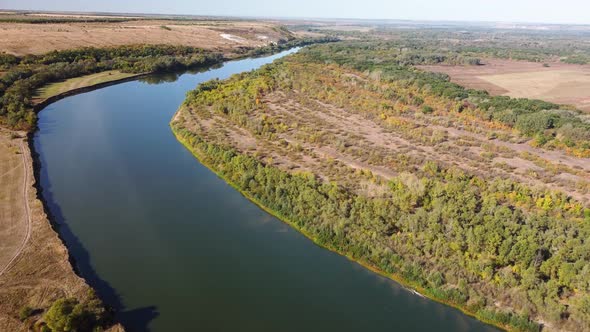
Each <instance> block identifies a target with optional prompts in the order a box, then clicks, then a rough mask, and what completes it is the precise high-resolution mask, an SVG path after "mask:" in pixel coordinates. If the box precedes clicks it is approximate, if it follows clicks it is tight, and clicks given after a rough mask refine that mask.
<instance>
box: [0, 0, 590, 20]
mask: <svg viewBox="0 0 590 332" xmlns="http://www.w3.org/2000/svg"><path fill="white" fill-rule="evenodd" d="M0 8H2V9H5V10H39V11H73V12H104V13H113V14H115V13H129V14H132V13H133V14H162V15H202V16H234V17H268V18H313V19H361V20H362V19H365V20H412V21H467V22H514V23H548V24H590V19H589V18H588V17H587V15H586V14H585V13H587V12H589V11H590V2H586V1H583V0H563V1H561V2H560V4H559V5H556V4H555V2H554V1H550V0H539V1H534V0H522V1H509V0H497V1H494V2H490V1H477V0H472V1H468V0H451V1H445V2H444V3H443V2H440V1H435V0H415V1H414V2H412V3H407V2H400V3H397V2H394V1H381V0H366V1H364V2H363V3H362V4H359V3H358V2H356V1H351V0H341V1H335V0H328V1H323V2H318V1H312V0H301V1H299V2H297V3H291V2H288V3H283V2H278V1H268V0H253V1H247V2H245V1H238V0H218V1H215V2H207V3H193V2H191V1H190V0H171V1H166V2H162V1H153V0H152V1H140V0H131V1H125V2H121V1H116V0H104V1H100V2H97V1H74V0H56V1H52V2H51V3H47V2H46V1H40V0H2V1H1V3H0Z"/></svg>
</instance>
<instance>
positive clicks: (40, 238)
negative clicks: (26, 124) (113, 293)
mask: <svg viewBox="0 0 590 332" xmlns="http://www.w3.org/2000/svg"><path fill="white" fill-rule="evenodd" d="M16 136H18V137H16ZM24 137H26V136H24V134H23V133H14V132H9V131H6V130H2V131H0V172H2V174H0V176H1V177H0V213H1V215H0V246H1V250H0V331H28V330H29V328H28V327H27V323H26V322H25V324H23V323H22V322H21V321H20V320H19V319H18V312H19V311H20V309H21V308H23V307H24V306H29V307H31V308H33V309H45V308H47V307H48V306H49V305H51V304H52V303H53V301H55V300H56V299H58V298H60V297H64V296H68V297H69V296H75V297H77V298H79V299H83V298H85V297H86V296H87V295H88V292H89V290H90V287H88V285H87V284H86V283H85V282H84V280H82V279H81V278H80V277H78V276H77V275H76V274H75V273H74V271H73V270H72V267H71V265H70V262H69V258H68V252H67V249H66V247H65V246H64V245H63V244H62V242H61V240H60V239H59V238H58V236H57V233H56V232H55V231H54V230H53V229H52V227H51V225H50V223H49V220H48V219H47V216H46V214H45V212H44V210H43V205H42V203H41V201H39V200H38V199H37V193H36V190H35V187H34V181H35V179H34V176H33V166H32V162H31V160H30V158H31V157H30V155H31V152H30V151H29V148H28V145H27V142H26V139H25V138H24ZM33 319H34V318H33Z"/></svg>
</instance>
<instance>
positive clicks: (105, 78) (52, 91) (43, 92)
mask: <svg viewBox="0 0 590 332" xmlns="http://www.w3.org/2000/svg"><path fill="white" fill-rule="evenodd" d="M135 75H136V74H131V73H122V72H120V71H117V70H107V71H104V72H100V73H96V74H90V75H85V76H81V77H75V78H70V79H67V80H65V81H63V82H56V83H50V84H48V85H45V86H43V87H42V88H40V89H39V90H38V91H37V92H36V94H35V95H34V96H33V99H35V100H45V99H48V98H51V97H55V96H57V95H60V94H62V93H64V92H68V91H72V90H77V89H81V88H87V87H91V86H94V85H97V84H102V83H107V82H112V81H119V80H122V79H126V78H130V77H133V76H135Z"/></svg>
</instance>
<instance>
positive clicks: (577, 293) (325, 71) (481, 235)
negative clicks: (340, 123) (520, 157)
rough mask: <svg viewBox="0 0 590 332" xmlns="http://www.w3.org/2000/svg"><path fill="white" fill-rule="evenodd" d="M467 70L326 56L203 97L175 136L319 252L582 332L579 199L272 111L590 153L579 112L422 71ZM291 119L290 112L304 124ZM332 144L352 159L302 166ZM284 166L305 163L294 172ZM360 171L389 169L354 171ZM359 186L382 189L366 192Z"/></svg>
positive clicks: (517, 319) (584, 224)
mask: <svg viewBox="0 0 590 332" xmlns="http://www.w3.org/2000/svg"><path fill="white" fill-rule="evenodd" d="M412 52H413V51H412ZM457 59H458V57H457V56H455V55H452V54H451V55H444V54H443V56H441V57H438V58H432V57H431V56H423V57H420V56H418V57H416V56H414V55H411V56H409V55H408V54H407V53H406V51H405V50H403V49H401V50H400V48H399V47H397V45H396V42H392V43H388V42H381V41H377V42H375V41H371V42H358V41H357V42H341V43H335V44H327V45H317V46H313V47H309V48H307V49H305V50H303V51H301V52H299V53H298V54H295V55H292V56H289V57H288V58H286V59H284V60H281V61H279V62H278V63H275V64H272V65H268V66H265V67H263V68H262V69H260V70H257V71H255V72H252V73H247V74H242V75H236V76H234V77H232V78H231V79H229V80H228V81H225V82H221V81H211V82H208V83H205V84H202V85H200V86H199V87H198V88H197V89H196V90H194V91H193V92H191V93H189V94H188V95H187V100H186V101H185V104H184V105H183V107H182V108H181V110H180V111H179V112H180V114H179V120H176V121H173V122H172V124H171V126H172V128H173V130H174V132H175V133H176V135H177V137H178V138H179V139H180V140H181V141H182V142H183V143H184V144H185V145H186V146H187V147H188V148H189V149H190V150H191V151H192V152H193V153H194V154H195V155H196V156H197V157H198V158H199V159H200V160H201V161H202V162H203V163H204V164H206V165H208V166H209V167H210V168H212V169H213V170H214V171H215V172H217V173H218V174H220V175H221V176H222V177H224V178H225V179H226V180H227V181H228V182H229V183H231V184H232V185H234V186H235V187H236V188H237V189H239V190H240V191H242V192H243V193H244V194H245V195H247V196H248V197H249V198H250V199H252V200H254V201H255V202H257V203H258V204H260V205H262V206H264V207H266V208H267V209H269V210H270V211H272V212H273V213H275V214H276V215H277V216H279V217H280V218H282V219H283V220H285V221H287V222H289V223H291V224H292V225H293V226H294V227H296V228H297V229H299V230H301V231H302V232H304V233H305V234H307V235H308V236H309V237H310V238H312V239H313V240H314V241H316V242H317V243H318V244H321V245H323V246H325V247H328V248H330V249H333V250H335V251H338V252H340V253H342V254H344V255H347V256H350V257H352V258H353V259H355V260H357V261H360V262H362V263H364V264H367V265H369V266H372V267H375V268H377V269H379V270H380V271H383V272H384V273H385V274H387V275H389V276H392V277H394V278H396V279H398V280H401V281H402V282H404V283H406V284H408V285H410V286H412V287H414V288H416V289H418V290H419V291H420V292H422V293H424V294H426V295H428V296H429V297H432V298H434V299H437V300H439V301H442V302H445V303H448V304H452V305H455V306H458V307H461V308H462V309H463V310H466V311H468V312H470V313H472V314H474V315H476V316H477V317H478V318H479V319H482V320H484V321H487V322H491V323H494V324H497V325H499V326H502V327H505V328H509V329H513V330H522V331H537V330H539V329H540V327H541V325H542V324H545V325H547V326H553V327H558V328H564V329H571V330H587V329H588V326H590V284H589V280H590V243H589V242H588V239H589V238H590V209H589V208H588V207H587V206H586V205H585V204H584V203H581V202H579V201H577V200H575V199H573V198H572V197H569V196H568V195H567V194H566V193H564V192H559V191H554V190H550V189H540V188H537V187H533V186H529V185H528V184H527V183H521V182H519V181H515V180H514V179H512V178H511V177H506V178H502V177H496V176H494V175H490V174H492V173H491V172H490V174H479V172H473V171H469V168H462V167H458V166H455V165H453V164H450V163H447V162H442V161H438V160H436V159H433V158H431V159H428V158H423V159H420V160H417V159H416V160H415V159H412V158H411V157H410V154H405V153H399V154H398V155H395V156H394V157H393V158H391V159H388V155H385V154H379V150H378V149H377V148H373V149H370V148H362V149H355V145H359V144H362V139H360V138H359V136H358V135H357V134H358V132H357V130H355V128H349V129H348V130H349V131H350V132H349V133H348V134H347V135H348V136H346V137H348V138H351V140H349V141H345V140H343V137H344V136H342V135H340V136H338V135H337V134H338V131H340V132H341V131H342V127H339V128H338V129H337V130H335V131H334V132H330V131H329V129H330V126H329V122H326V123H322V124H320V125H318V126H317V127H313V128H307V127H306V126H308V124H307V123H305V122H303V120H302V119H300V118H299V119H298V120H297V122H294V120H292V119H296V118H295V117H293V118H289V117H287V113H286V109H285V108H279V106H276V105H273V104H272V102H271V101H272V100H273V98H278V97H277V96H288V98H290V99H287V102H284V103H283V104H287V103H291V104H293V105H295V104H294V103H295V101H296V102H297V104H296V105H306V106H305V107H315V106H309V105H318V104H319V105H323V106H319V107H316V108H312V109H313V112H315V113H316V114H317V113H322V112H324V113H325V116H327V115H328V113H329V112H334V110H335V109H336V108H334V107H332V106H331V105H335V107H339V108H342V109H344V110H345V111H343V112H348V113H343V114H348V116H349V117H350V119H352V118H353V116H356V115H357V114H360V115H362V116H363V117H364V118H367V119H370V121H372V122H373V123H377V124H379V125H380V126H381V125H383V127H384V128H389V129H390V130H393V131H395V132H397V133H399V135H401V136H399V137H406V136H403V135H407V136H408V137H409V138H411V139H415V140H416V142H418V141H420V140H422V142H423V143H424V146H427V144H431V146H434V147H439V146H441V145H437V144H439V142H443V143H442V144H444V141H445V140H446V138H444V137H443V138H442V139H440V140H436V141H434V142H433V141H432V137H434V136H425V135H424V133H425V132H426V131H424V130H426V129H427V126H425V127H423V128H421V127H418V125H416V124H415V123H411V122H410V120H416V121H418V120H419V121H431V122H434V121H439V120H440V119H444V121H447V122H448V123H452V124H454V123H459V124H461V126H463V125H465V126H466V125H467V124H468V123H472V124H475V125H474V127H476V128H475V129H474V130H476V129H479V130H481V128H484V129H486V130H490V131H492V130H498V132H502V130H507V131H509V132H511V133H512V132H514V131H515V132H516V133H517V135H518V137H522V138H523V139H525V140H526V139H529V138H530V137H535V138H536V139H537V140H539V137H540V136H542V137H544V139H543V140H542V141H543V142H538V146H539V147H540V148H548V146H549V145H551V146H552V147H553V148H563V149H569V150H568V151H569V152H570V153H572V154H574V155H587V152H588V149H589V148H590V147H589V146H588V141H589V138H590V136H589V135H590V127H589V125H588V123H587V122H584V121H583V119H582V118H581V117H580V115H579V113H577V112H576V111H574V110H568V109H566V110H560V106H559V105H555V104H551V103H546V102H543V101H538V100H527V99H512V98H508V97H491V96H489V95H487V94H486V93H484V92H482V91H474V90H467V89H464V88H462V87H460V86H457V85H455V84H453V83H450V82H449V79H448V77H446V76H445V75H440V74H432V73H427V72H423V71H420V70H417V69H415V68H413V67H412V65H415V64H421V63H424V62H428V63H429V62H431V61H438V62H444V61H450V62H456V61H457ZM351 87H354V90H353V88H351ZM297 107H302V106H293V110H291V111H290V112H292V113H290V114H295V115H296V114H298V113H301V114H305V116H308V115H307V113H302V112H303V110H301V109H299V110H298V108H297ZM339 114H340V113H339ZM289 116H292V115H289ZM402 116H403V117H402ZM467 120H468V121H467ZM215 121H217V123H219V124H220V125H219V126H215V125H212V123H214V122H215ZM310 126H311V124H310ZM322 126H324V127H323V128H324V129H323V130H322V129H321V128H322ZM349 127H354V125H351V126H349ZM228 128H229V129H231V128H239V129H240V130H245V131H246V132H247V133H248V134H247V137H252V138H254V139H255V141H256V146H262V147H263V148H264V149H263V151H261V150H257V149H254V150H252V149H251V148H250V149H249V148H246V147H244V146H243V145H240V142H242V141H244V139H232V136H235V135H236V133H239V132H241V131H240V130H226V131H224V130H225V129H228ZM421 130H422V131H421ZM358 131H360V128H359V129H358ZM355 135H356V136H355ZM424 138H426V139H427V140H428V141H425V140H423V139H424ZM493 138H494V139H496V137H495V136H494V137H493ZM295 139H297V141H295ZM341 140H342V141H341ZM326 146H334V149H335V150H337V151H338V152H341V153H343V154H345V155H346V156H347V157H346V158H342V159H341V160H344V161H345V162H346V161H347V160H348V161H349V163H348V164H346V163H345V162H339V161H338V160H334V158H330V157H327V158H324V159H321V158H320V157H318V158H316V160H319V161H318V162H317V163H314V162H315V161H314V162H308V163H307V164H306V163H305V160H307V159H311V158H312V157H313V156H316V155H317V153H316V152H315V151H319V150H320V149H324V150H326V149H325V147H326ZM302 153H308V155H307V156H311V157H309V158H307V159H306V158H304V157H302ZM334 155H335V156H337V155H338V154H334ZM279 158H284V159H290V160H296V161H297V160H299V161H300V164H299V165H304V166H305V165H306V166H307V167H303V168H304V169H303V170H298V168H294V167H292V166H288V163H287V162H284V161H283V162H277V159H279ZM351 158H355V159H354V161H353V162H350V159H351ZM301 160H303V161H301ZM360 160H365V161H366V163H364V164H361V165H380V166H386V167H387V169H388V170H390V171H391V173H387V174H388V175H387V176H385V175H384V176H378V175H376V174H374V173H373V172H371V171H370V170H369V169H368V167H366V168H365V167H363V168H361V169H359V167H361V166H359V163H360ZM482 162H484V163H485V160H484V161H482ZM310 165H311V166H310ZM325 165H328V166H326V167H324V166H325ZM312 166H313V167H312ZM300 168H301V167H300ZM372 169H373V170H376V169H378V168H375V167H373V168H372ZM484 173H485V172H484ZM389 174H391V175H389ZM361 182H368V183H369V186H370V187H371V188H372V190H370V191H366V190H362V189H360V186H359V183H361ZM541 322H542V323H541Z"/></svg>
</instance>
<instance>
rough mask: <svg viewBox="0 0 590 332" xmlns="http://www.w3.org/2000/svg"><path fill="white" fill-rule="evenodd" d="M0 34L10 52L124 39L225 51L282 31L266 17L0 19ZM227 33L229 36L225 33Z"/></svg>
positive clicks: (280, 34)
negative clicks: (73, 20)
mask: <svg viewBox="0 0 590 332" xmlns="http://www.w3.org/2000/svg"><path fill="white" fill-rule="evenodd" d="M0 34H1V35H2V37H0V50H2V51H4V52H7V53H11V54H15V55H25V54H43V53H47V52H49V51H53V50H65V49H71V48H80V47H107V46H120V45H129V44H169V45H185V46H193V47H201V48H205V49H209V50H221V51H231V49H232V48H234V47H238V46H244V47H256V46H264V45H267V44H268V43H270V42H273V41H274V42H276V41H277V40H279V39H280V38H282V37H284V33H283V32H281V31H279V30H277V29H276V25H274V24H272V23H265V22H252V21H211V20H207V21H168V20H166V21H158V20H139V21H127V22H91V23H47V24H28V23H0ZM223 35H225V36H226V38H224V37H223ZM228 35H229V36H230V37H231V36H235V37H234V38H227V37H228Z"/></svg>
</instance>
